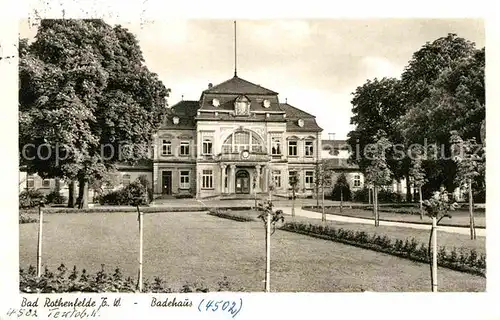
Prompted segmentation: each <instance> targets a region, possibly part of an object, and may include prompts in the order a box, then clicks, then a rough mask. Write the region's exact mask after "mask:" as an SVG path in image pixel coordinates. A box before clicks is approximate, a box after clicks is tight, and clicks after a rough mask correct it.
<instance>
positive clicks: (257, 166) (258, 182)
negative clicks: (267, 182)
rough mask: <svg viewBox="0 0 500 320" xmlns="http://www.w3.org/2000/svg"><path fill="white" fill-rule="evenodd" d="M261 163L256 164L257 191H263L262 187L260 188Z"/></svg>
mask: <svg viewBox="0 0 500 320" xmlns="http://www.w3.org/2000/svg"><path fill="white" fill-rule="evenodd" d="M260 168H261V167H260V165H256V166H255V174H256V178H255V181H256V183H255V189H256V192H261V188H260Z"/></svg>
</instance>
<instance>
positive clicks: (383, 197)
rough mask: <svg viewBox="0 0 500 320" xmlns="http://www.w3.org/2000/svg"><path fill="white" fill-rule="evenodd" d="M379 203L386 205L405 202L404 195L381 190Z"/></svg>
mask: <svg viewBox="0 0 500 320" xmlns="http://www.w3.org/2000/svg"><path fill="white" fill-rule="evenodd" d="M378 201H379V203H380V202H386V203H399V202H403V201H404V195H402V194H399V193H397V192H392V191H388V190H384V189H382V190H379V192H378Z"/></svg>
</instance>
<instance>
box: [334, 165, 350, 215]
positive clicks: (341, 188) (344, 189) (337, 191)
mask: <svg viewBox="0 0 500 320" xmlns="http://www.w3.org/2000/svg"><path fill="white" fill-rule="evenodd" d="M332 195H333V199H334V200H340V212H342V209H343V205H344V199H346V200H349V199H350V197H351V190H350V187H349V183H348V182H347V177H346V175H345V174H344V173H341V174H340V175H339V176H338V178H337V181H336V182H335V185H334V186H333V191H332Z"/></svg>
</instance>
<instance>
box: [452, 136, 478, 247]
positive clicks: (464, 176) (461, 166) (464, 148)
mask: <svg viewBox="0 0 500 320" xmlns="http://www.w3.org/2000/svg"><path fill="white" fill-rule="evenodd" d="M450 134H451V137H450V143H451V148H452V154H453V159H454V161H455V162H456V163H457V168H458V170H457V175H456V177H455V179H456V182H457V184H458V185H459V186H460V187H461V189H463V190H468V192H469V196H468V198H469V218H470V237H471V239H472V240H474V239H476V229H475V223H474V200H473V187H476V188H485V182H484V181H485V179H484V174H485V159H486V153H485V152H484V149H483V147H482V146H481V145H480V144H478V143H476V139H475V138H472V139H468V140H465V141H464V140H462V138H461V137H460V135H459V134H458V132H457V131H452V132H451V133H450Z"/></svg>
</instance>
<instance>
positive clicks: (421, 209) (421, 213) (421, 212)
mask: <svg viewBox="0 0 500 320" xmlns="http://www.w3.org/2000/svg"><path fill="white" fill-rule="evenodd" d="M418 197H419V198H420V220H423V219H424V208H423V200H422V186H418Z"/></svg>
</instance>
